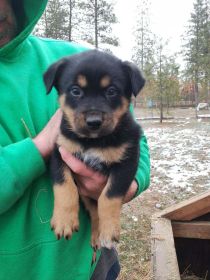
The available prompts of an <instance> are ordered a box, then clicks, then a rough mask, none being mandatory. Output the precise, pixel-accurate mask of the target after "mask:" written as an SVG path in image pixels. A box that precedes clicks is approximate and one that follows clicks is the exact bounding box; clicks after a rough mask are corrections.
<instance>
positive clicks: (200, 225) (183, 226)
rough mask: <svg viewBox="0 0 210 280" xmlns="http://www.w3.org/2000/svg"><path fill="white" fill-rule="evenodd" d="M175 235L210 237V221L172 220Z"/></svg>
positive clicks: (199, 237)
mask: <svg viewBox="0 0 210 280" xmlns="http://www.w3.org/2000/svg"><path fill="white" fill-rule="evenodd" d="M172 229H173V235H174V237H184V238H198V239H210V222H172Z"/></svg>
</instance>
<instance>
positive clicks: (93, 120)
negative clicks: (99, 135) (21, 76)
mask: <svg viewBox="0 0 210 280" xmlns="http://www.w3.org/2000/svg"><path fill="white" fill-rule="evenodd" d="M86 123H87V125H88V127H89V128H90V129H92V130H97V129H99V128H100V126H101V124H102V113H101V112H98V111H91V112H88V113H87V114H86Z"/></svg>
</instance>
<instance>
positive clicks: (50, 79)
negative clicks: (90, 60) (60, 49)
mask: <svg viewBox="0 0 210 280" xmlns="http://www.w3.org/2000/svg"><path fill="white" fill-rule="evenodd" d="M64 65H65V60H64V59H61V60H59V61H58V62H56V63H54V64H52V65H51V66H50V67H49V68H48V69H47V71H46V72H45V73H44V83H45V87H46V90H47V94H49V93H50V91H51V90H52V87H53V86H54V87H55V88H56V89H57V91H58V92H59V83H58V81H59V77H60V74H61V71H62V69H63V68H64Z"/></svg>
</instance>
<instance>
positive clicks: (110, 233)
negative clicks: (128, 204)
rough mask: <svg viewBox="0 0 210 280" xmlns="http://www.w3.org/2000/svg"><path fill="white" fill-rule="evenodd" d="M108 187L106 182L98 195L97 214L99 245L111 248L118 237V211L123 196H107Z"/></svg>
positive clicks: (119, 210)
mask: <svg viewBox="0 0 210 280" xmlns="http://www.w3.org/2000/svg"><path fill="white" fill-rule="evenodd" d="M109 187H110V185H109V184H107V186H106V187H105V188H104V190H103V192H102V194H101V195H100V197H99V200H98V214H99V232H100V235H99V241H100V245H101V247H106V248H108V249H111V248H112V247H113V246H114V242H118V241H119V237H120V212H121V207H122V201H123V198H122V197H117V198H110V197H108V196H107V190H108V189H109Z"/></svg>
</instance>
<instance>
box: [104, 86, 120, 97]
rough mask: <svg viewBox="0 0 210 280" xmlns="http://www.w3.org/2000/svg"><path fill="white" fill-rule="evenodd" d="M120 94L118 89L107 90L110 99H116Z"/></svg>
mask: <svg viewBox="0 0 210 280" xmlns="http://www.w3.org/2000/svg"><path fill="white" fill-rule="evenodd" d="M117 94H118V89H117V88H116V87H113V86H112V87H109V88H108V89H107V90H106V95H107V96H108V97H114V96H116V95H117Z"/></svg>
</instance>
